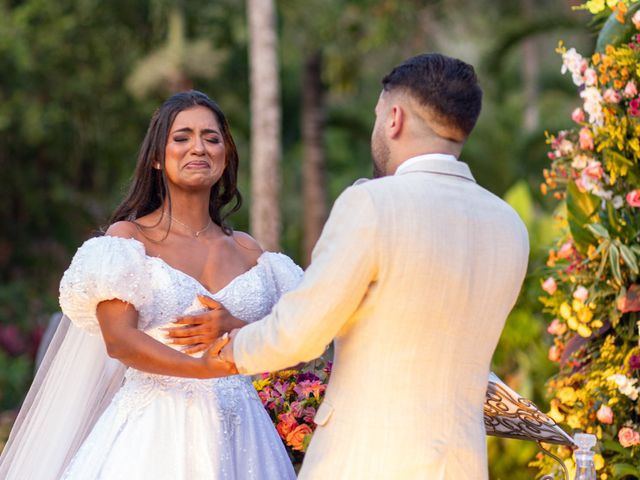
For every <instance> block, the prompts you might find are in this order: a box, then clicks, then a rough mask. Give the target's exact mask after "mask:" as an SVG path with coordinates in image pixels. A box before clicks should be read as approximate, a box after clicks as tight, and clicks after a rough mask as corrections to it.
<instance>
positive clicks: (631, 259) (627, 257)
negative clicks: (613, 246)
mask: <svg viewBox="0 0 640 480" xmlns="http://www.w3.org/2000/svg"><path fill="white" fill-rule="evenodd" d="M619 248H620V254H621V255H622V260H624V263H625V264H626V265H627V267H629V270H631V272H632V273H634V274H636V275H637V274H638V261H637V260H636V256H635V254H634V253H633V252H632V251H631V249H630V248H629V247H627V246H626V245H625V244H623V243H621V244H620V245H619Z"/></svg>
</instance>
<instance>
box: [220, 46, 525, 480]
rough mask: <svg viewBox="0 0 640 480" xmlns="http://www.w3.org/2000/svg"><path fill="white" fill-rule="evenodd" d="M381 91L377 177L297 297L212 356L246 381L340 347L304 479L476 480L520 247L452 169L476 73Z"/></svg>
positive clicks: (416, 60) (435, 57) (328, 237)
mask: <svg viewBox="0 0 640 480" xmlns="http://www.w3.org/2000/svg"><path fill="white" fill-rule="evenodd" d="M382 85H383V88H382V93H381V94H380V98H379V100H378V103H377V105H376V108H375V114H376V121H375V126H374V128H373V134H372V138H371V144H372V153H373V163H374V171H375V176H376V177H377V178H376V179H374V180H371V181H366V182H364V183H358V184H357V185H354V186H352V187H350V188H348V189H346V190H345V191H344V192H343V193H342V195H340V197H339V198H338V199H337V200H336V202H335V205H334V207H333V210H332V211H331V215H330V218H329V220H328V221H327V224H326V225H325V227H324V230H323V232H322V236H321V238H320V239H319V240H318V243H317V245H316V247H315V250H314V252H313V259H312V262H311V265H310V266H309V268H308V269H307V271H306V272H305V274H304V277H303V280H302V282H301V284H300V286H299V287H298V288H297V289H296V290H294V291H292V292H290V293H288V294H286V295H284V296H283V297H282V299H281V300H280V301H279V302H278V303H277V305H276V306H275V307H274V308H273V310H272V312H271V314H270V315H269V316H267V317H265V318H264V319H262V320H261V321H259V322H256V323H253V324H250V325H248V326H246V327H244V328H242V329H240V330H237V331H234V333H233V334H232V335H231V338H232V340H231V342H230V343H228V344H227V345H226V346H225V347H224V349H223V350H222V351H221V352H220V356H221V357H222V358H223V359H225V360H227V361H230V362H234V363H235V364H236V366H237V369H238V371H239V372H240V373H243V374H255V373H259V372H264V371H275V370H279V369H282V368H285V367H288V366H291V365H294V364H296V363H298V362H301V361H308V360H311V359H313V358H316V357H318V356H319V355H320V354H322V352H323V351H324V350H325V347H326V346H327V345H328V344H329V343H330V342H331V341H332V340H333V339H335V359H334V366H333V372H332V374H331V380H330V382H329V386H328V388H327V391H326V396H325V400H324V402H323V403H322V405H321V406H320V408H319V409H318V412H317V414H316V417H315V423H316V424H317V425H318V428H317V430H316V432H315V434H314V436H313V440H312V442H311V445H310V446H309V449H308V452H307V454H306V456H305V461H304V464H303V466H302V470H301V472H300V477H299V478H301V479H307V480H310V479H313V480H327V479H349V480H355V479H362V480H365V479H367V480H369V479H402V480H408V479H423V478H424V479H430V480H441V479H451V480H464V479H469V480H470V479H474V480H475V479H486V478H487V458H486V447H485V431H484V425H483V403H484V398H485V392H486V388H487V377H488V373H489V363H490V360H491V356H492V354H493V351H494V349H495V347H496V344H497V342H498V338H499V336H500V332H501V330H502V327H503V325H504V322H505V319H506V317H507V314H508V313H509V311H510V310H511V308H512V306H513V304H514V302H515V300H516V297H517V295H518V292H519V290H520V286H521V284H522V280H523V278H524V275H525V271H526V266H527V257H528V240H527V232H526V230H525V227H524V225H523V224H522V222H521V220H520V219H519V218H518V216H517V214H516V213H515V212H514V211H513V210H512V209H511V208H510V207H509V206H508V205H507V204H506V203H505V202H503V201H502V200H500V199H499V198H498V197H496V196H495V195H493V194H491V193H490V192H488V191H487V190H485V189H483V188H482V187H480V186H479V185H478V184H476V183H475V181H474V179H473V176H472V175H471V172H470V171H469V168H468V167H467V165H466V164H464V163H462V162H460V161H458V160H457V158H458V156H459V155H460V152H461V150H462V146H463V144H464V143H465V141H466V139H467V138H468V136H469V134H470V133H471V130H472V129H473V127H474V125H475V123H476V120H477V118H478V115H479V114H480V107H481V97H482V92H481V90H480V87H479V85H478V81H477V78H476V75H475V72H474V70H473V67H471V66H470V65H468V64H466V63H464V62H462V61H460V60H457V59H454V58H449V57H446V56H444V55H440V54H435V53H431V54H424V55H418V56H416V57H413V58H410V59H409V60H407V61H406V62H404V63H403V64H402V65H400V66H398V67H396V68H395V69H393V70H392V71H391V73H389V74H388V75H387V76H386V77H385V78H384V79H383V80H382ZM220 315H228V313H226V312H225V311H220ZM214 353H215V352H214Z"/></svg>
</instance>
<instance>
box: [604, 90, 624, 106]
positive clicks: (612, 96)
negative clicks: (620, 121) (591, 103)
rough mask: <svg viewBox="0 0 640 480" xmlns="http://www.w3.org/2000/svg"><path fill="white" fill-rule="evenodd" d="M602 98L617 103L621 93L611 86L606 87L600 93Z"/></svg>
mask: <svg viewBox="0 0 640 480" xmlns="http://www.w3.org/2000/svg"><path fill="white" fill-rule="evenodd" d="M602 98H603V99H604V101H605V102H608V103H619V102H620V100H622V95H620V94H619V93H618V92H616V91H615V90H614V89H613V88H607V89H606V90H605V91H604V93H603V94H602Z"/></svg>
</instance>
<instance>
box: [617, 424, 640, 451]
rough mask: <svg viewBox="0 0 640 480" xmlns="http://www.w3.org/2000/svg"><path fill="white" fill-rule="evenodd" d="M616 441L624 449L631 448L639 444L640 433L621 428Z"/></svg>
mask: <svg viewBox="0 0 640 480" xmlns="http://www.w3.org/2000/svg"><path fill="white" fill-rule="evenodd" d="M618 440H619V441H620V445H622V446H623V447H624V448H628V447H633V446H635V445H639V444H640V433H638V432H636V431H635V430H633V429H632V428H629V427H622V428H621V429H620V431H619V432H618Z"/></svg>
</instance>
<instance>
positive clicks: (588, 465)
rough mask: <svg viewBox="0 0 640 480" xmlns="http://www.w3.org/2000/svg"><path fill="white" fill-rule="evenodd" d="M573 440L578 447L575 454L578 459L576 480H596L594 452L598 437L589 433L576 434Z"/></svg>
mask: <svg viewBox="0 0 640 480" xmlns="http://www.w3.org/2000/svg"><path fill="white" fill-rule="evenodd" d="M573 439H574V440H575V442H576V445H577V446H578V449H577V450H576V451H575V452H574V456H575V459H576V478H575V480H596V467H595V465H594V463H593V456H594V455H595V452H594V451H593V450H592V448H593V447H595V446H596V443H597V439H596V436H595V435H590V434H588V433H576V435H575V436H574V438H573Z"/></svg>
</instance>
